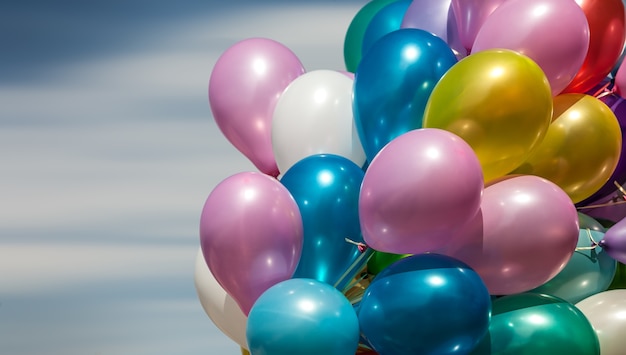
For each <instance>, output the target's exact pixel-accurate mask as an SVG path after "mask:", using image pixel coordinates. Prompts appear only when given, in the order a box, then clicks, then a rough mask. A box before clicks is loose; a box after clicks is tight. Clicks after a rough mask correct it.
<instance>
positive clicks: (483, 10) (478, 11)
mask: <svg viewBox="0 0 626 355" xmlns="http://www.w3.org/2000/svg"><path fill="white" fill-rule="evenodd" d="M504 1H505V0H452V4H451V6H452V10H453V12H454V17H455V19H456V27H457V28H458V33H459V40H460V42H461V44H462V45H463V47H465V49H466V50H467V52H468V53H469V52H470V51H471V50H472V46H473V44H474V40H475V39H476V34H477V33H478V30H480V28H481V27H482V25H483V23H484V22H485V20H486V19H487V17H489V15H491V13H492V12H493V11H494V10H495V9H496V8H498V6H500V4H502V3H503V2H504Z"/></svg>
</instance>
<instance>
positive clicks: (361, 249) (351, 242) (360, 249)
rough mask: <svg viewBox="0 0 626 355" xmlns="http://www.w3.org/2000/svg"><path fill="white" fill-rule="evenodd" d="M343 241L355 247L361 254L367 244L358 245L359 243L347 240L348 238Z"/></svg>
mask: <svg viewBox="0 0 626 355" xmlns="http://www.w3.org/2000/svg"><path fill="white" fill-rule="evenodd" d="M344 240H345V241H346V242H348V243H350V244H352V245H356V246H357V248H359V251H360V252H361V253H362V252H364V251H365V249H367V244H365V243H359V242H355V241H354V240H352V239H348V238H344Z"/></svg>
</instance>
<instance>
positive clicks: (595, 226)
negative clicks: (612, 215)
mask: <svg viewBox="0 0 626 355" xmlns="http://www.w3.org/2000/svg"><path fill="white" fill-rule="evenodd" d="M578 224H579V228H580V229H591V230H594V231H598V232H602V233H604V232H606V228H605V227H604V226H603V225H602V223H600V222H598V221H597V220H596V219H595V218H593V217H591V216H589V215H586V214H584V213H581V212H578Z"/></svg>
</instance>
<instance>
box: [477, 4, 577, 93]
mask: <svg viewBox="0 0 626 355" xmlns="http://www.w3.org/2000/svg"><path fill="white" fill-rule="evenodd" d="M494 48H503V49H511V50H514V51H517V52H519V53H521V54H524V55H526V56H528V57H529V58H530V59H532V60H533V61H535V62H536V63H537V64H538V65H539V67H541V69H542V70H543V71H544V73H545V74H546V77H547V78H548V81H549V82H550V87H551V89H552V95H553V96H556V95H557V94H559V93H560V92H561V91H563V89H565V87H567V85H568V84H569V83H570V82H571V81H572V79H574V76H575V75H576V73H577V72H578V70H579V69H580V67H581V66H582V64H583V62H584V60H585V57H586V56H587V49H589V24H588V23H587V17H586V16H585V13H584V12H583V10H582V8H581V7H580V6H578V4H576V2H575V1H574V0H508V1H506V2H504V3H503V4H502V5H500V6H498V8H497V9H496V10H494V11H493V13H492V14H491V15H489V17H487V19H486V20H485V22H484V23H483V25H482V26H481V27H480V30H479V31H478V33H477V34H476V40H475V41H474V44H473V46H472V53H476V52H480V51H483V50H486V49H494Z"/></svg>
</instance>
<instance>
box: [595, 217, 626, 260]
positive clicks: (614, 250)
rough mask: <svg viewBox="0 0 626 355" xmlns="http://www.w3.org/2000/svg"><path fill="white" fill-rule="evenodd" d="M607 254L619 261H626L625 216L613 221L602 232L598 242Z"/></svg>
mask: <svg viewBox="0 0 626 355" xmlns="http://www.w3.org/2000/svg"><path fill="white" fill-rule="evenodd" d="M598 245H599V246H600V247H602V249H603V250H604V251H605V252H606V253H607V254H609V256H610V257H611V258H613V259H615V260H617V261H619V262H620V263H623V264H624V263H626V218H624V219H622V220H620V221H619V222H617V223H615V224H614V225H613V226H612V227H611V228H609V229H607V231H606V233H604V238H602V240H601V241H600V242H599V243H598Z"/></svg>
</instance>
